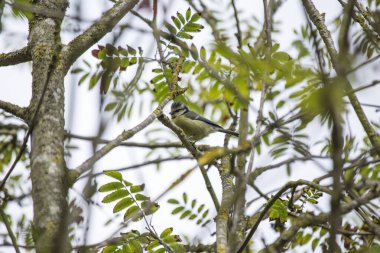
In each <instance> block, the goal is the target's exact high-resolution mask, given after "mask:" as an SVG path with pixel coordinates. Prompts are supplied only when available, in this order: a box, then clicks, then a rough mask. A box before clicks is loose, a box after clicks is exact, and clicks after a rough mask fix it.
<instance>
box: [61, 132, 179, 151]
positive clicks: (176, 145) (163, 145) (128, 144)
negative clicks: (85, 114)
mask: <svg viewBox="0 0 380 253" xmlns="http://www.w3.org/2000/svg"><path fill="white" fill-rule="evenodd" d="M65 136H66V137H67V138H69V139H71V138H73V139H78V140H85V141H91V142H94V143H96V144H98V143H101V144H107V143H110V142H111V140H106V139H102V138H99V137H97V136H82V135H78V134H73V133H66V134H65ZM119 146H123V147H137V148H148V149H155V148H183V145H182V144H181V143H179V142H178V143H139V142H123V143H121V144H120V145H119Z"/></svg>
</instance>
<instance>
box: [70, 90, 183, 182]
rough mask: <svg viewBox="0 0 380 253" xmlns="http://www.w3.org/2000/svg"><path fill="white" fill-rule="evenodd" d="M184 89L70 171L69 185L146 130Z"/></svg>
mask: <svg viewBox="0 0 380 253" xmlns="http://www.w3.org/2000/svg"><path fill="white" fill-rule="evenodd" d="M185 91H186V89H182V88H178V89H176V90H173V91H172V92H171V93H170V94H169V95H168V96H167V97H166V98H165V99H164V101H162V103H161V104H159V105H158V106H157V108H156V109H155V110H154V111H153V112H152V113H151V114H149V116H148V117H146V118H145V119H144V120H143V121H142V122H141V123H140V124H138V125H136V126H135V127H133V128H131V129H129V130H127V131H123V132H122V133H121V134H120V135H119V136H117V137H116V138H115V139H114V140H112V141H111V142H109V143H107V144H106V145H105V146H103V147H102V148H101V149H99V150H98V151H96V152H95V154H94V155H93V156H92V157H90V158H89V159H87V160H86V161H85V162H84V163H82V164H81V165H80V166H78V167H77V168H75V169H73V170H71V171H70V172H69V183H70V184H73V183H74V182H75V181H76V180H77V179H78V177H79V176H80V175H82V174H83V173H84V172H86V171H87V170H89V169H90V168H91V167H92V166H93V165H94V164H95V163H96V162H97V161H98V160H99V159H101V158H102V157H103V156H105V155H106V154H108V153H109V152H110V151H111V150H112V149H114V148H115V147H117V146H119V145H120V144H121V143H122V142H123V141H126V140H128V139H130V138H131V137H133V136H134V135H135V134H136V133H138V132H140V131H141V130H143V129H144V128H146V127H147V126H148V125H150V124H151V123H152V122H153V121H154V120H155V119H156V118H157V117H158V116H160V115H161V114H162V109H163V108H164V107H165V105H166V104H167V103H169V101H171V100H173V99H174V98H175V97H176V96H178V95H180V94H182V93H184V92H185Z"/></svg>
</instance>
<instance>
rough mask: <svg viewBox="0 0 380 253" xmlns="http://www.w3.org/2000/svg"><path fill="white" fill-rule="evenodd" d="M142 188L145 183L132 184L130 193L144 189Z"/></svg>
mask: <svg viewBox="0 0 380 253" xmlns="http://www.w3.org/2000/svg"><path fill="white" fill-rule="evenodd" d="M144 188H145V184H141V185H133V186H131V188H130V191H131V192H132V193H136V192H141V191H143V190H144Z"/></svg>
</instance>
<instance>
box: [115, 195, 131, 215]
mask: <svg viewBox="0 0 380 253" xmlns="http://www.w3.org/2000/svg"><path fill="white" fill-rule="evenodd" d="M132 203H133V199H132V198H124V199H122V200H120V201H119V202H117V204H116V205H115V206H114V208H113V213H117V212H120V211H121V210H123V209H125V208H127V207H129V206H130V205H132Z"/></svg>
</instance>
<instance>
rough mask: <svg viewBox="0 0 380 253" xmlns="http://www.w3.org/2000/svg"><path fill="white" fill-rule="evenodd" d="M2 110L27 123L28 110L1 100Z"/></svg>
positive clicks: (0, 106) (0, 107)
mask: <svg viewBox="0 0 380 253" xmlns="http://www.w3.org/2000/svg"><path fill="white" fill-rule="evenodd" d="M0 109H3V110H4V111H5V112H8V113H10V114H12V115H14V116H16V117H18V118H20V119H22V120H24V121H26V120H27V119H26V113H27V111H26V108H24V107H20V106H18V105H15V104H12V103H9V102H5V101H2V100H0Z"/></svg>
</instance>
